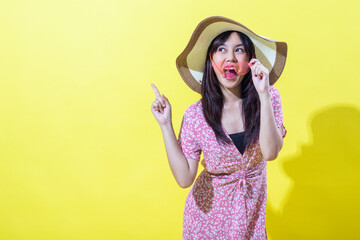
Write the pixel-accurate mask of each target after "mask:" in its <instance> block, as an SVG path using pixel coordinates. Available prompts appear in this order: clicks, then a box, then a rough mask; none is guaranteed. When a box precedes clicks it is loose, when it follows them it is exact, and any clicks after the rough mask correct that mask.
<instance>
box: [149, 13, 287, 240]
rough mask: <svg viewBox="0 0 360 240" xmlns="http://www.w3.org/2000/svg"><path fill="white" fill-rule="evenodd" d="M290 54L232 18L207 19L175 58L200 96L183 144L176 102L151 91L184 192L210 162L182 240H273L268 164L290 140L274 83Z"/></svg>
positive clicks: (192, 196)
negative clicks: (268, 222)
mask: <svg viewBox="0 0 360 240" xmlns="http://www.w3.org/2000/svg"><path fill="white" fill-rule="evenodd" d="M286 52H287V48H286V43H284V42H278V41H274V40H270V39H267V38H264V37H261V36H259V35H256V34H255V33H253V32H252V31H250V30H249V29H247V28H246V27H245V26H243V25H241V24H240V23H237V22H235V21H233V20H230V19H227V18H223V17H210V18H207V19H205V20H203V21H202V22H201V23H200V24H199V25H198V27H197V28H196V29H195V31H194V33H193V35H192V37H191V39H190V41H189V43H188V45H187V47H186V48H185V50H184V51H183V53H181V54H180V56H179V57H178V59H177V67H178V70H179V72H180V75H181V76H182V78H183V79H184V81H185V82H186V83H187V84H188V85H189V86H190V87H191V88H192V89H193V90H194V91H196V92H200V93H201V95H202V99H201V100H200V101H198V102H196V103H194V104H192V105H191V106H190V107H188V109H187V110H186V111H185V114H184V118H183V122H182V126H181V130H180V134H179V139H178V140H177V139H176V136H175V133H174V130H173V127H172V121H171V106H170V103H169V101H168V99H167V98H166V97H165V96H164V95H163V94H162V95H161V94H160V93H159V91H158V89H157V88H156V86H155V85H152V87H153V89H154V91H155V94H156V100H155V101H154V102H153V104H152V112H153V114H154V116H155V118H156V120H157V121H158V123H159V125H160V127H161V130H162V134H163V138H164V142H165V147H166V152H167V157H168V160H169V164H170V167H171V170H172V172H173V175H174V177H175V179H176V181H177V183H178V184H179V185H180V186H181V187H183V188H186V187H189V186H191V184H192V183H193V182H194V179H195V177H196V174H197V169H198V163H199V160H200V155H201V152H203V156H204V160H203V161H202V164H203V166H204V170H203V171H202V172H201V174H200V175H199V177H198V178H197V180H196V181H195V183H194V185H193V186H192V188H191V190H190V192H189V194H188V197H187V199H186V203H185V210H184V222H183V239H261V240H262V239H267V234H266V226H265V213H266V187H267V185H266V165H267V161H269V160H274V159H275V158H276V157H277V155H278V153H279V151H280V149H281V148H282V145H283V141H282V139H283V137H285V135H286V129H285V127H284V125H283V121H282V109H281V100H280V95H279V92H278V91H277V89H276V88H275V87H273V86H272V85H273V84H274V83H275V81H276V80H277V79H278V78H279V76H280V74H281V72H282V70H283V68H284V65H285V59H286ZM257 56H258V57H257ZM204 63H205V64H204ZM263 64H265V65H267V66H266V67H265V66H264V65H263ZM269 70H270V73H269Z"/></svg>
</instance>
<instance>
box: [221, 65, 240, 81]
mask: <svg viewBox="0 0 360 240" xmlns="http://www.w3.org/2000/svg"><path fill="white" fill-rule="evenodd" d="M223 72H224V74H223V76H224V77H225V78H226V79H234V78H235V77H236V76H237V75H238V72H237V69H236V68H235V67H234V66H227V67H225V68H224V69H223Z"/></svg>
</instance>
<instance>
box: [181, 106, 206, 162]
mask: <svg viewBox="0 0 360 240" xmlns="http://www.w3.org/2000/svg"><path fill="white" fill-rule="evenodd" d="M195 122H196V118H195V114H194V110H193V109H191V108H190V107H189V108H188V109H187V110H186V111H185V114H184V117H183V120H182V123H181V128H180V133H179V138H178V144H179V146H180V147H181V149H182V151H183V153H184V155H185V157H186V158H191V159H195V160H197V161H200V155H201V148H200V145H199V144H198V143H197V141H196V134H195V133H196V132H195V130H194V127H195V126H194V125H195V124H194V123H195Z"/></svg>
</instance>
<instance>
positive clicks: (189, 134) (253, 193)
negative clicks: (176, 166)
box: [178, 86, 286, 240]
mask: <svg viewBox="0 0 360 240" xmlns="http://www.w3.org/2000/svg"><path fill="white" fill-rule="evenodd" d="M269 91H270V94H271V103H272V107H273V112H274V117H275V122H276V125H277V127H279V128H281V129H282V135H283V137H285V135H286V129H285V127H284V124H283V117H282V106H281V99H280V95H279V92H278V90H277V89H276V88H275V87H274V86H270V89H269ZM223 130H224V132H225V134H226V135H227V137H228V138H229V139H231V138H230V137H229V135H228V133H227V132H226V130H225V129H224V128H223ZM178 143H179V145H180V146H181V148H182V151H183V153H184V155H185V157H186V158H192V159H195V160H197V161H200V155H201V152H203V156H204V159H203V160H202V162H201V163H202V165H203V166H204V170H203V171H202V172H201V173H200V175H199V176H198V178H197V179H196V181H195V183H194V184H193V186H192V187H191V189H190V192H189V194H188V196H187V199H186V203H185V209H184V219H183V239H184V240H188V239H219V240H221V239H224V240H225V239H226V240H229V239H241V240H244V239H246V240H247V239H261V240H264V239H267V234H266V226H265V213H266V196H267V195H266V194H267V192H266V191H267V182H266V166H267V161H266V160H264V158H263V156H262V154H261V151H260V145H259V141H257V142H256V143H255V144H253V145H252V146H250V147H249V148H248V149H246V150H245V152H244V154H243V155H242V154H241V153H240V152H239V151H238V149H237V148H236V146H235V145H234V143H233V142H231V144H222V143H218V142H217V141H216V137H215V133H214V132H213V130H212V128H211V127H210V126H209V125H208V124H207V123H206V120H205V117H204V115H203V111H202V104H201V100H199V101H198V102H196V103H194V104H192V105H191V106H190V107H188V108H187V110H186V111H185V114H184V118H183V121H182V125H181V129H180V133H179V138H178Z"/></svg>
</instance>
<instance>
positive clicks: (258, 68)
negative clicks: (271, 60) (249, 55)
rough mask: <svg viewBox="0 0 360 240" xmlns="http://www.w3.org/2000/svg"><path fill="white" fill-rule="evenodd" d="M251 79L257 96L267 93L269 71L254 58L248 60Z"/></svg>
mask: <svg viewBox="0 0 360 240" xmlns="http://www.w3.org/2000/svg"><path fill="white" fill-rule="evenodd" d="M249 66H250V69H251V73H252V79H253V83H254V86H255V89H256V91H257V92H258V94H262V93H268V92H269V70H268V69H267V68H266V67H264V66H263V65H262V64H261V63H260V61H259V60H258V59H256V58H253V59H251V60H250V63H249Z"/></svg>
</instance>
